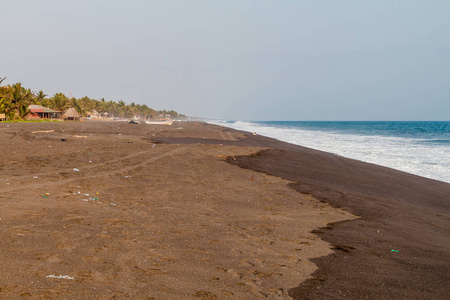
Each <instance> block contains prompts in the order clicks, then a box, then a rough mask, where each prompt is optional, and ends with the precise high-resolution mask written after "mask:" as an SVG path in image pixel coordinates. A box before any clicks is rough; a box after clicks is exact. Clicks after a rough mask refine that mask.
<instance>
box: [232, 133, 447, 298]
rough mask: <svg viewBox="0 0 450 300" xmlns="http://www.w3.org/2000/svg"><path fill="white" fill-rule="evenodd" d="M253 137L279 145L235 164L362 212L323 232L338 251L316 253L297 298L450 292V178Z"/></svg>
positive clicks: (436, 295)
mask: <svg viewBox="0 0 450 300" xmlns="http://www.w3.org/2000/svg"><path fill="white" fill-rule="evenodd" d="M248 139H252V140H258V141H260V142H262V144H264V145H265V146H268V145H270V147H271V148H273V149H268V150H263V151H261V152H259V153H258V154H256V155H252V156H241V157H237V158H236V160H229V162H230V163H232V164H236V165H238V166H241V167H243V168H247V169H251V170H254V171H259V172H264V173H267V174H270V175H275V176H279V177H282V178H285V179H288V180H291V181H294V182H295V183H293V184H291V187H292V188H294V189H295V190H297V191H298V192H300V193H308V194H311V195H312V196H313V197H315V198H317V199H319V200H322V201H326V202H328V203H330V204H332V205H333V206H335V207H340V208H344V209H345V210H348V211H350V212H352V213H353V214H355V215H358V216H360V217H361V219H359V220H353V221H344V222H341V223H336V224H330V225H329V226H328V227H326V228H323V229H321V230H320V231H317V234H319V236H320V237H321V238H322V239H324V240H326V241H328V242H330V243H331V244H333V245H335V249H336V253H334V254H332V255H329V256H325V257H320V258H317V259H314V260H313V262H315V263H316V264H317V265H318V267H319V270H318V271H317V272H316V273H315V274H313V276H314V279H311V280H308V281H306V282H304V283H303V284H301V285H300V286H299V287H297V288H294V289H291V290H290V295H291V296H292V297H294V298H296V299H315V298H345V299H349V298H372V299H380V298H384V299H386V298H397V299H425V298H426V299H448V298H449V296H450V226H449V223H450V222H449V221H450V205H449V204H450V184H448V183H444V182H440V181H435V180H431V179H426V178H422V177H419V176H415V175H411V174H408V173H404V172H400V171H396V170H393V169H389V168H385V167H381V166H377V165H373V164H367V163H363V162H360V161H355V160H351V159H346V158H343V157H339V156H336V155H333V154H329V153H324V152H321V151H315V150H311V149H307V148H303V147H296V146H293V145H290V144H286V143H282V142H277V143H272V141H273V140H270V139H266V138H263V137H253V136H251V135H248ZM247 143H248V141H247ZM392 249H394V250H399V252H393V251H391V250H392Z"/></svg>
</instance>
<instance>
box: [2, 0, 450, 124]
mask: <svg viewBox="0 0 450 300" xmlns="http://www.w3.org/2000/svg"><path fill="white" fill-rule="evenodd" d="M449 16H450V1H433V0H430V1H415V0H407V1H402V0H396V1H392V0H389V1H385V0H381V1H365V0H354V1H331V0H330V1H301V0H295V1H290V0H285V1H279V0H278V1H275V0H274V1H264V0H259V1H249V0H240V1H235V0H227V1H223V0H222V1H216V0H191V1H186V0H177V1H174V0H164V1H152V0H146V1H133V0H130V1H115V0H111V1H96V0H89V1H86V0H78V1H61V0H41V1H33V0H14V1H11V0H7V1H3V2H2V9H1V10H0V25H1V28H2V29H3V30H2V45H1V47H0V77H4V76H7V77H8V78H7V80H6V81H5V82H4V83H6V84H9V83H15V82H22V83H23V84H24V85H25V86H26V87H29V88H31V89H32V90H40V89H42V90H43V91H44V92H45V93H46V94H49V95H52V94H54V93H57V92H63V93H65V94H66V95H69V94H70V92H72V95H73V96H74V97H82V96H89V97H91V98H95V99H99V98H102V97H104V98H105V99H107V100H120V99H122V100H124V101H125V102H128V103H131V102H132V101H134V102H135V103H140V104H147V105H148V106H150V107H152V108H154V109H169V110H170V109H174V110H176V111H178V112H180V113H184V114H188V115H191V116H200V117H207V118H215V119H228V120H450V84H449V83H450V39H449V37H450V17H449Z"/></svg>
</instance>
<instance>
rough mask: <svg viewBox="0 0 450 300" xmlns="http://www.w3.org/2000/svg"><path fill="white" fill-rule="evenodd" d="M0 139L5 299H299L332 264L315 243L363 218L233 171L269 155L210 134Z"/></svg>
mask: <svg viewBox="0 0 450 300" xmlns="http://www.w3.org/2000/svg"><path fill="white" fill-rule="evenodd" d="M0 138H1V140H2V141H4V143H3V144H2V146H1V147H2V148H1V149H2V151H3V153H4V155H3V156H2V165H1V173H0V211H1V215H0V218H1V220H0V226H1V228H2V230H1V231H0V238H1V239H2V240H3V241H4V243H2V244H1V245H0V253H1V255H0V259H1V261H2V272H1V273H0V296H2V298H18V297H31V298H49V299H54V298H56V299H62V298H65V299H67V298H70V299H86V298H114V297H116V298H135V299H141V298H148V297H154V298H157V299H173V298H179V299H181V298H182V299H199V298H201V299H205V298H206V299H207V298H210V299H211V298H213V299H214V298H225V299H226V298H229V299H233V298H241V299H244V298H245V299H251V298H259V297H269V298H272V299H277V298H278V299H286V298H289V296H288V290H289V289H290V288H292V287H295V286H297V285H298V284H299V283H300V282H301V281H303V280H306V279H307V278H309V277H310V276H311V275H310V274H311V273H312V272H314V270H315V269H316V266H315V265H314V264H313V263H312V262H311V261H310V260H311V259H312V258H313V257H317V256H321V255H326V254H329V253H331V250H330V245H329V244H328V243H326V242H324V241H322V240H321V239H319V238H318V237H317V236H315V235H314V234H312V233H311V231H312V230H314V229H315V228H319V227H321V226H325V225H326V224H327V223H329V222H333V221H341V220H346V219H351V218H354V216H352V215H351V214H349V213H347V212H345V211H342V210H339V209H336V208H333V207H331V206H329V205H327V204H324V203H320V202H319V201H317V200H316V199H314V198H313V197H311V196H308V195H301V194H299V193H297V192H296V191H294V190H292V189H291V188H289V187H288V184H289V183H290V181H287V180H283V179H281V178H278V177H274V176H269V175H265V174H260V173H257V172H253V171H249V170H245V169H241V168H238V167H236V166H232V165H230V164H228V163H227V161H226V158H227V157H238V156H241V155H251V154H252V153H257V152H258V151H260V150H263V149H265V147H263V146H261V145H258V143H255V142H253V141H249V142H250V144H253V145H250V144H248V145H242V144H240V143H242V141H243V140H246V137H245V135H243V134H242V133H239V132H228V131H227V130H226V129H223V128H218V127H213V126H209V125H206V124H204V123H198V122H193V123H174V124H173V125H172V126H158V125H155V126H151V125H150V126H149V125H137V124H124V123H117V122H107V123H104V122H98V123H58V124H56V123H55V124H48V123H42V124H15V125H11V126H9V127H7V126H3V125H1V124H0ZM163 139H178V141H179V140H180V139H184V140H188V142H187V143H178V142H177V143H174V144H169V143H166V142H164V141H162V140H163Z"/></svg>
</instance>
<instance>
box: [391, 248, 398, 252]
mask: <svg viewBox="0 0 450 300" xmlns="http://www.w3.org/2000/svg"><path fill="white" fill-rule="evenodd" d="M391 252H400V250H394V249H391Z"/></svg>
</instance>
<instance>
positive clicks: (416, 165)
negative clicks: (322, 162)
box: [210, 121, 450, 183]
mask: <svg viewBox="0 0 450 300" xmlns="http://www.w3.org/2000/svg"><path fill="white" fill-rule="evenodd" d="M210 123H213V124H217V125H221V126H226V127H230V128H234V129H239V130H244V131H248V132H256V133H258V134H260V135H264V136H268V137H272V138H275V139H278V140H280V141H285V142H288V143H292V144H296V145H301V146H305V147H309V148H313V149H317V150H322V151H326V152H330V153H334V154H337V155H340V156H344V157H348V158H352V159H356V160H360V161H364V162H368V163H374V164H377V165H381V166H386V167H390V168H393V169H397V170H401V171H404V172H408V173H411V174H415V175H419V176H423V177H427V178H431V179H436V180H440V181H444V182H449V183H450V143H449V141H450V140H449V139H448V138H447V135H444V138H426V137H425V138H424V135H423V134H421V133H420V130H421V129H417V128H416V127H414V128H413V126H411V128H412V129H408V130H404V129H403V131H404V132H406V133H404V134H403V133H401V134H400V133H399V134H392V132H390V133H389V134H384V132H383V131H373V132H371V131H370V126H367V124H364V126H362V125H361V128H358V123H357V122H355V123H352V122H348V124H350V125H348V126H351V127H352V130H348V126H347V128H346V127H345V126H346V124H345V123H339V122H336V123H338V126H332V127H328V128H324V129H323V130H321V129H320V127H317V126H312V128H311V129H305V127H307V126H304V125H305V124H301V122H245V121H237V122H230V121H227V122H223V121H211V122H210ZM392 123H394V126H395V125H396V124H395V122H392ZM375 124H376V123H375ZM368 128H369V129H368ZM414 130H416V131H418V132H417V133H416V132H414ZM436 135H439V134H438V133H437V134H436V133H433V136H436Z"/></svg>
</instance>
